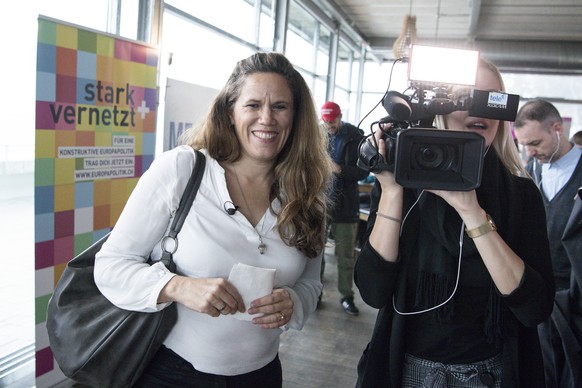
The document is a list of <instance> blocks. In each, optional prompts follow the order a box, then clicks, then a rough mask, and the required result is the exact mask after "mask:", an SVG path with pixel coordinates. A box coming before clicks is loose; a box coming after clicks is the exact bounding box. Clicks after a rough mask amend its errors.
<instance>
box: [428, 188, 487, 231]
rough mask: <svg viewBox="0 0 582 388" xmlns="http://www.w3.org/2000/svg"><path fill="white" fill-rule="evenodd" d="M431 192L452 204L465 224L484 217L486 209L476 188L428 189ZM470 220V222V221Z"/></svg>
mask: <svg viewBox="0 0 582 388" xmlns="http://www.w3.org/2000/svg"><path fill="white" fill-rule="evenodd" d="M426 191H428V192H430V193H433V194H435V195H438V196H439V197H441V198H442V199H444V200H445V201H446V202H447V203H448V204H449V205H451V206H452V207H453V208H454V209H455V210H456V211H457V213H458V214H459V216H461V218H462V219H463V221H465V224H467V223H470V220H472V219H473V218H475V217H476V218H477V220H478V221H480V220H482V218H483V217H484V210H483V209H482V208H481V206H480V205H479V202H478V201H477V193H476V192H475V190H471V191H446V190H426ZM468 221H469V222H468Z"/></svg>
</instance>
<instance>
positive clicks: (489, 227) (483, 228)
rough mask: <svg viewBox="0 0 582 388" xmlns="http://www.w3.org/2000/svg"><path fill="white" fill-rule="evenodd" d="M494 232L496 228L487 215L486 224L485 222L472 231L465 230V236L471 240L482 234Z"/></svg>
mask: <svg viewBox="0 0 582 388" xmlns="http://www.w3.org/2000/svg"><path fill="white" fill-rule="evenodd" d="M495 230H497V227H496V226H495V223H494V222H493V219H492V218H491V216H490V215H489V214H487V222H485V223H484V224H481V225H479V226H478V227H476V228H472V229H467V228H465V232H466V233H467V236H469V237H471V238H476V237H479V236H483V235H484V234H487V233H489V232H493V231H495Z"/></svg>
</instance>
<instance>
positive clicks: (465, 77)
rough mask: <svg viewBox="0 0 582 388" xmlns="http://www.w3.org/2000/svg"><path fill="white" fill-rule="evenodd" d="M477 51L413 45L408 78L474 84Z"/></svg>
mask: <svg viewBox="0 0 582 388" xmlns="http://www.w3.org/2000/svg"><path fill="white" fill-rule="evenodd" d="M478 64H479V51H475V50H461V49H453V48H443V47H433V46H421V45H413V46H412V49H411V50H410V60H409V63H408V79H409V80H410V81H417V82H423V83H443V84H455V85H469V86H474V85H475V81H476V78H477V66H478Z"/></svg>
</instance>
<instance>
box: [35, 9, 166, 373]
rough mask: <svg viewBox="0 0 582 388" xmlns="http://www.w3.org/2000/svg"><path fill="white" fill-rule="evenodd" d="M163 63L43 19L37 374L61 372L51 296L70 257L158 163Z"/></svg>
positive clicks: (101, 230)
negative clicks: (51, 331) (51, 333)
mask: <svg viewBox="0 0 582 388" xmlns="http://www.w3.org/2000/svg"><path fill="white" fill-rule="evenodd" d="M157 66H158V50H157V49H156V48H154V47H151V46H147V45H144V44H142V43H138V42H133V41H128V40H124V39H121V38H118V37H115V36H111V35H107V34H102V33H98V32H96V31H90V30H85V29H83V28H81V27H79V26H74V25H69V24H66V23H62V22H60V21H56V20H52V19H48V18H44V17H41V18H39V29H38V44H37V66H36V78H37V84H36V88H37V89H36V149H35V154H36V155H35V277H36V291H35V306H36V325H37V329H36V354H37V357H36V375H37V379H38V377H39V376H41V375H44V374H48V373H49V372H52V371H53V370H58V366H57V365H55V364H54V361H53V357H52V353H51V352H50V348H49V346H48V337H47V335H46V328H45V319H46V307H47V303H48V300H49V298H50V296H51V295H52V292H53V291H54V287H55V285H56V282H57V281H58V279H59V277H60V275H61V273H62V272H63V270H64V267H65V265H66V263H67V262H68V261H69V260H71V259H72V258H73V257H74V256H75V255H77V254H78V253H80V252H81V251H83V250H84V249H86V248H87V247H88V246H89V245H91V244H92V243H93V242H94V241H96V240H98V239H99V238H100V237H101V236H103V235H105V234H106V233H107V232H108V231H109V230H111V228H112V227H113V225H114V224H115V222H116V221H117V219H118V217H119V215H120V213H121V211H122V209H123V207H124V205H125V202H126V201H127V198H128V197H129V195H130V193H131V191H132V190H133V188H134V187H135V185H136V183H137V180H138V179H139V177H140V176H141V174H142V173H143V172H144V171H145V170H146V169H147V168H148V167H149V166H150V164H151V163H152V161H153V157H154V148H155V124H156V107H157V103H156V102H157ZM59 372H60V371H59Z"/></svg>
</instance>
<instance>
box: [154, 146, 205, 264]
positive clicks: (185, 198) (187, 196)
mask: <svg viewBox="0 0 582 388" xmlns="http://www.w3.org/2000/svg"><path fill="white" fill-rule="evenodd" d="M194 153H195V155H196V157H195V159H194V168H193V169H192V175H191V176H190V179H189V180H188V184H187V185H186V188H185V189H184V194H182V198H181V199H180V204H179V205H178V209H176V213H175V214H174V220H173V221H172V225H170V230H169V232H168V234H167V235H166V236H165V237H164V238H163V239H162V258H161V259H160V261H161V262H162V263H164V265H165V266H166V267H167V268H168V269H169V270H170V271H172V272H176V264H174V259H173V258H172V255H173V254H174V252H176V250H177V249H178V233H179V232H180V230H181V229H182V225H184V220H185V219H186V216H187V215H188V212H189V211H190V208H191V207H192V203H194V198H196V194H197V193H198V188H199V187H200V182H202V176H203V175H204V168H205V167H206V157H205V156H204V154H203V153H202V152H200V151H198V150H196V149H195V150H194ZM167 239H171V240H174V248H173V249H172V251H171V252H170V251H168V250H166V248H165V242H166V240H167Z"/></svg>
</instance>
